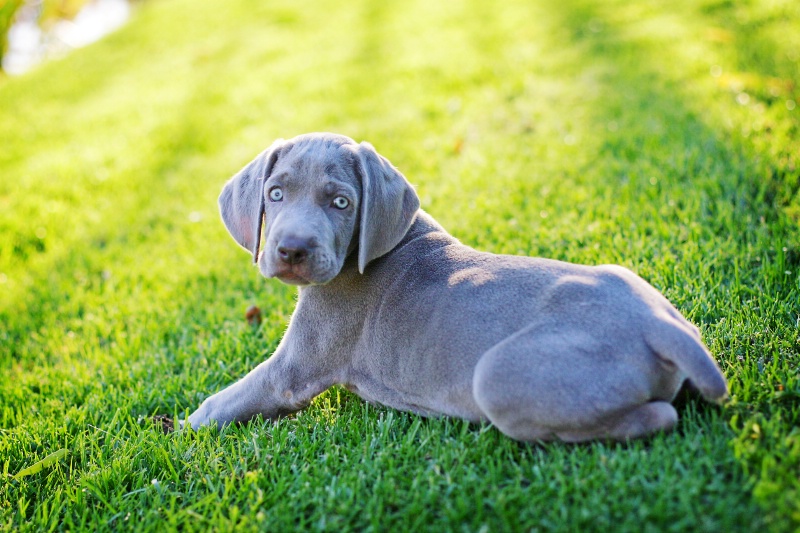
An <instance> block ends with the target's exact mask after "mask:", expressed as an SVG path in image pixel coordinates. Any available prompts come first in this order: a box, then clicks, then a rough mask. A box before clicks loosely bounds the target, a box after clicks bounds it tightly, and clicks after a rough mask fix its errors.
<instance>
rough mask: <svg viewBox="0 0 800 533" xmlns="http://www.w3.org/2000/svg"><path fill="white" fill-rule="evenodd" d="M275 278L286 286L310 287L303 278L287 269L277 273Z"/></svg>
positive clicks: (292, 270)
mask: <svg viewBox="0 0 800 533" xmlns="http://www.w3.org/2000/svg"><path fill="white" fill-rule="evenodd" d="M275 277H276V278H278V279H279V280H280V281H281V282H283V283H286V284H287V285H310V284H311V281H309V280H308V279H306V278H305V277H303V276H301V275H300V274H298V273H297V272H295V271H294V269H291V268H290V269H287V270H285V271H282V272H278V273H276V274H275Z"/></svg>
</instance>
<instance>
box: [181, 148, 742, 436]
mask: <svg viewBox="0 0 800 533" xmlns="http://www.w3.org/2000/svg"><path fill="white" fill-rule="evenodd" d="M219 204H220V209H221V211H222V220H223V221H224V222H225V226H226V227H227V228H228V231H230V233H231V235H232V236H233V238H234V239H235V240H236V242H238V243H239V244H240V245H241V246H242V247H244V248H245V249H246V250H248V251H250V252H251V253H253V254H254V259H255V261H256V263H257V265H258V268H259V270H260V272H261V273H262V274H263V275H264V276H266V277H276V278H278V279H279V280H281V281H283V282H284V283H290V284H293V285H298V286H299V287H300V288H299V297H298V302H297V308H296V309H295V311H294V314H293V315H292V319H291V322H290V324H289V328H288V330H287V331H286V334H285V335H284V337H283V340H282V341H281V342H280V345H279V346H278V348H277V349H276V351H275V353H274V355H272V357H270V358H269V359H267V360H266V361H264V362H263V363H261V364H260V365H258V366H257V367H256V368H255V369H254V370H252V371H251V372H250V373H249V374H247V375H246V376H245V377H244V378H242V379H241V380H240V381H238V382H237V383H235V384H233V385H231V386H230V387H228V388H226V389H225V390H223V391H221V392H219V393H217V394H215V395H213V396H211V397H210V398H208V399H207V400H205V401H204V402H203V403H202V405H200V407H199V408H198V409H197V410H196V411H195V412H194V413H192V414H191V415H190V416H189V418H188V424H189V425H191V426H192V427H195V428H196V427H198V426H202V425H207V424H212V423H213V424H215V425H219V426H221V425H224V424H228V423H230V422H234V421H245V420H249V419H250V418H252V417H253V416H255V415H257V414H259V413H260V414H261V415H263V416H264V417H266V418H274V417H278V416H281V415H285V414H288V413H292V412H295V411H298V410H300V409H302V408H304V407H306V406H307V405H308V404H309V403H310V402H311V400H312V399H313V398H314V397H315V396H316V395H318V394H320V393H321V392H322V391H324V390H325V389H327V388H329V387H331V386H332V385H335V384H341V385H343V386H345V387H346V388H348V389H349V390H351V391H353V392H354V393H356V394H357V395H359V396H360V397H362V398H363V399H365V400H367V401H370V402H377V403H381V404H384V405H388V406H390V407H394V408H396V409H401V410H405V411H412V412H414V413H419V414H422V415H426V416H436V415H450V416H456V417H461V418H465V419H467V420H471V421H489V422H491V423H492V424H494V425H495V426H496V427H497V428H499V429H500V431H502V432H503V433H505V434H506V435H508V436H510V437H512V438H514V439H518V440H523V441H531V440H552V439H561V440H564V441H571V442H575V441H584V440H590V439H619V440H624V439H629V438H635V437H641V436H644V435H648V434H650V433H653V432H655V431H659V430H668V429H670V428H672V427H673V426H674V424H675V423H676V421H677V419H678V415H677V413H676V411H675V409H674V408H673V407H672V405H670V402H671V401H672V400H673V398H674V397H675V394H676V393H677V391H678V390H679V388H680V387H681V384H682V383H683V382H684V380H685V379H687V378H688V379H689V380H690V382H691V383H692V384H693V385H694V386H695V387H696V388H697V389H699V391H700V392H701V393H702V395H703V396H704V397H705V398H706V399H708V400H711V401H714V402H722V401H724V400H725V399H726V398H727V395H728V390H727V384H726V382H725V378H724V377H723V375H722V373H721V372H720V369H719V367H718V366H717V365H716V363H715V362H714V359H713V358H712V357H711V356H710V354H709V352H708V350H706V348H705V347H704V346H703V344H702V342H701V339H700V334H699V332H698V330H697V328H696V327H694V326H693V325H692V324H690V323H689V322H688V321H686V319H684V318H683V316H681V314H680V313H679V312H678V311H677V310H676V309H675V308H674V307H673V306H672V305H671V304H670V303H669V302H668V301H667V300H666V299H665V298H664V297H663V296H662V295H661V294H660V293H658V292H657V291H656V290H655V289H654V288H653V287H651V286H650V285H648V284H647V283H646V282H645V281H644V280H642V279H641V278H639V277H638V276H636V275H635V274H633V273H632V272H630V271H629V270H626V269H624V268H622V267H619V266H612V265H606V266H598V267H589V266H581V265H574V264H569V263H563V262H559V261H553V260H548V259H535V258H528V257H516V256H507V255H494V254H489V253H484V252H478V251H476V250H473V249H472V248H469V247H467V246H464V245H463V244H461V243H459V242H458V241H457V240H456V239H455V238H453V237H452V236H450V235H449V234H448V233H447V232H446V231H445V230H444V229H443V228H442V227H441V226H440V225H439V224H437V223H436V221H434V220H433V218H431V217H430V216H429V215H428V214H426V213H425V212H423V211H421V210H420V209H419V200H418V198H417V195H416V193H415V192H414V189H413V188H412V187H411V185H410V184H409V183H408V181H406V179H405V178H404V177H403V175H402V174H400V172H398V171H397V169H395V168H394V167H393V166H392V165H391V164H390V163H389V162H388V161H387V160H386V159H385V158H383V157H382V156H380V155H378V154H377V153H376V152H375V150H374V149H373V147H372V146H371V145H369V144H367V143H361V144H357V143H355V142H354V141H353V140H352V139H349V138H347V137H343V136H340V135H333V134H320V133H314V134H309V135H301V136H299V137H296V138H294V139H291V140H289V141H284V140H278V141H276V142H275V143H274V144H273V145H272V146H270V147H269V148H268V149H267V150H265V151H264V152H263V153H261V154H260V155H259V156H258V157H257V158H256V159H255V160H253V161H252V162H251V163H250V164H249V165H247V166H246V167H245V168H244V169H242V170H241V171H240V172H239V173H238V174H236V175H235V176H234V177H233V178H232V179H231V180H230V181H228V183H227V184H226V185H225V187H224V189H223V191H222V194H221V195H220V198H219ZM262 224H263V229H264V234H265V239H264V249H263V252H261V253H259V248H260V241H261V233H262Z"/></svg>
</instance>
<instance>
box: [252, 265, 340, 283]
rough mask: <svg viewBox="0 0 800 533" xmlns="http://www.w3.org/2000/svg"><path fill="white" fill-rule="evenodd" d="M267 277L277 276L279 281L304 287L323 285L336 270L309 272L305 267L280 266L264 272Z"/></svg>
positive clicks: (334, 274)
mask: <svg viewBox="0 0 800 533" xmlns="http://www.w3.org/2000/svg"><path fill="white" fill-rule="evenodd" d="M263 274H264V276H266V277H268V278H277V279H278V280H279V281H280V282H281V283H285V284H287V285H297V286H299V287H304V286H307V285H324V284H326V283H328V282H329V281H330V280H332V279H333V278H335V277H336V274H337V272H334V273H332V274H331V273H329V272H321V273H319V272H310V271H309V270H308V269H306V268H300V267H297V266H294V267H282V268H278V269H275V270H274V271H273V272H264V273H263Z"/></svg>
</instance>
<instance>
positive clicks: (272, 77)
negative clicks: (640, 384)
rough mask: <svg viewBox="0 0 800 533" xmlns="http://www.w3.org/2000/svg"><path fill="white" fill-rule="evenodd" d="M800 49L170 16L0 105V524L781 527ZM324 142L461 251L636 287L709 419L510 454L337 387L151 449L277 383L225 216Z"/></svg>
mask: <svg viewBox="0 0 800 533" xmlns="http://www.w3.org/2000/svg"><path fill="white" fill-rule="evenodd" d="M798 50H800V4H798V3H797V2H795V1H794V0H750V1H748V2H730V1H724V0H722V1H720V0H699V1H690V0H678V1H677V2H670V3H659V2H651V1H638V2H626V1H623V0H603V1H599V2H598V1H589V0H561V1H555V0H519V1H507V2H502V3H500V4H496V5H495V4H492V3H490V2H484V1H477V0H475V1H466V0H463V1H462V0H457V1H452V2H450V1H449V2H442V3H431V2H422V1H410V2H395V3H385V2H369V1H367V0H363V1H353V2H347V3H342V2H334V1H332V0H312V1H309V2H302V3H298V2H289V1H277V2H243V1H233V2H225V3H224V4H223V3H219V2H210V1H193V2H189V1H188V0H162V1H159V2H149V3H144V4H141V5H139V7H138V8H137V10H136V12H135V16H134V17H133V20H132V21H131V23H130V24H129V25H128V26H127V27H125V28H123V29H122V30H121V31H119V32H118V33H116V34H114V35H112V36H110V37H108V38H106V39H105V40H103V41H101V42H99V43H97V44H95V45H93V46H91V47H88V48H86V49H82V50H79V51H76V52H74V53H72V54H71V55H70V56H68V57H67V58H65V59H63V60H60V61H55V62H52V63H49V64H46V65H43V66H41V67H39V68H38V69H36V70H35V71H33V72H31V73H29V74H27V75H25V76H23V77H20V78H13V79H12V78H6V79H2V80H0V102H2V107H1V108H0V146H2V148H1V149H0V176H1V177H0V369H1V370H0V372H2V375H3V376H4V379H2V380H0V468H2V473H3V476H2V477H1V478H0V530H12V529H21V530H49V529H66V530H78V529H101V530H102V529H114V530H130V529H137V530H139V529H141V530H159V531H161V530H163V529H164V528H168V529H183V530H207V529H218V530H229V529H234V528H242V529H260V530H264V529H269V530H272V531H284V530H288V529H319V530H331V531H347V530H375V531H387V530H394V531H405V530H431V531H442V530H456V531H460V530H467V531H504V530H542V531H576V530H604V531H609V530H615V531H663V530H679V531H737V530H738V531H753V530H761V529H763V530H765V531H792V530H796V529H797V528H798V527H800V504H799V503H798V502H800V478H799V476H800V429H798V426H800V370H799V366H800V333H798V330H799V329H800V277H798V274H799V273H800V193H799V192H798V189H799V188H800V178H799V177H798V173H799V170H798V168H799V167H800V165H799V164H798V163H800V161H798V159H800V130H799V126H800V109H799V108H797V104H800V87H798V83H800V75H799V73H800V53H799V52H798ZM325 130H327V131H334V132H339V133H345V134H347V135H350V136H351V137H354V138H356V139H357V140H363V139H366V140H369V141H370V142H372V143H373V144H374V145H375V146H376V147H377V149H378V150H379V151H380V152H381V153H382V154H384V155H385V156H387V157H388V158H389V159H390V160H391V161H392V162H393V163H395V164H396V165H397V166H398V167H399V168H400V169H401V170H402V171H403V172H404V173H405V174H406V176H407V177H408V178H409V179H410V180H411V181H412V183H414V184H415V185H416V187H417V190H418V192H419V194H420V197H421V199H422V202H423V206H424V208H425V209H426V210H427V211H428V212H430V213H431V214H433V215H434V216H435V217H436V218H437V219H438V220H439V221H440V222H441V223H442V224H444V226H445V227H447V228H448V229H449V230H450V231H451V232H452V233H453V234H454V235H455V236H457V237H458V238H460V239H461V240H462V241H464V242H465V243H467V244H470V245H473V246H475V247H478V248H481V249H484V250H489V251H494V252H503V253H520V254H528V255H540V256H546V257H552V258H558V259H564V260H569V261H576V262H581V263H588V264H597V263H607V262H613V263H620V264H623V265H625V266H627V267H629V268H631V269H633V270H634V271H636V272H638V273H639V274H640V275H642V276H643V277H644V278H645V279H647V280H649V281H650V282H651V283H652V284H653V285H655V286H656V287H657V288H659V289H660V290H662V291H663V292H664V293H665V294H666V295H667V296H668V297H669V298H670V299H671V300H672V302H673V303H675V305H676V306H677V307H678V308H679V309H680V310H681V311H682V312H683V313H684V314H685V315H686V316H687V317H689V318H690V319H691V320H692V321H693V322H695V323H696V324H698V325H699V326H700V328H701V330H702V332H703V336H704V339H705V341H706V343H707V344H708V345H709V347H710V348H711V350H712V352H713V353H714V355H715V357H716V358H717V359H718V361H719V362H720V365H721V367H722V369H723V370H724V372H725V374H726V376H727V377H728V379H729V381H730V385H731V391H732V396H733V399H732V401H731V403H730V404H729V405H727V406H726V407H724V408H721V409H719V408H714V407H711V406H708V405H707V404H704V403H703V402H701V401H699V400H693V399H690V400H688V401H686V402H684V403H683V404H682V405H681V407H680V409H679V413H680V415H681V422H680V423H679V426H678V428H677V431H675V432H674V433H672V434H669V435H658V436H656V437H654V438H652V439H650V440H648V441H641V442H634V443H630V444H627V445H619V444H607V443H593V444H588V445H581V446H574V445H563V444H546V445H529V444H520V443H516V442H514V441H511V440H509V439H507V438H506V437H504V436H503V435H501V434H500V433H499V432H498V431H497V430H495V429H494V428H492V427H490V426H483V427H482V426H474V425H468V424H466V423H463V422H461V421H458V420H452V419H440V420H429V419H422V418H419V417H417V416H413V415H409V414H406V413H399V412H396V411H393V410H391V409H386V408H381V407H375V406H367V405H365V404H364V403H363V402H361V401H360V400H358V399H357V398H356V397H354V396H352V395H350V394H349V393H347V392H345V391H343V390H340V389H337V388H334V389H332V390H330V391H328V392H326V393H324V394H323V395H322V396H320V397H319V398H318V399H317V400H316V401H315V402H314V403H313V404H312V405H311V407H309V408H308V409H307V410H305V411H303V412H301V413H300V414H298V415H297V416H296V417H294V418H289V419H282V420H280V421H277V422H264V421H255V422H253V423H251V424H248V425H244V426H241V427H232V428H227V429H225V430H223V431H222V432H216V431H210V430H207V429H203V430H201V431H200V432H199V433H196V434H185V433H183V434H181V433H179V434H170V435H163V434H161V433H160V432H159V431H157V430H156V429H155V428H154V427H153V426H152V425H151V424H150V423H149V422H148V421H149V417H151V416H152V415H154V414H157V413H170V414H175V415H180V414H182V413H184V412H186V411H189V410H192V409H194V408H195V407H196V406H197V405H198V404H199V402H200V401H201V400H202V399H203V398H205V397H206V396H207V395H209V394H210V393H213V392H215V391H217V390H219V389H220V388H222V387H224V386H225V385H227V384H229V383H231V382H232V381H233V380H235V379H237V378H238V377H240V376H242V375H243V374H244V373H246V372H247V371H248V369H250V368H252V367H253V366H254V365H255V364H256V363H257V362H259V361H261V360H263V359H264V358H265V357H267V356H268V355H269V354H270V353H271V352H272V350H273V349H274V348H275V346H276V345H277V342H278V341H279V339H280V336H281V334H282V332H283V331H284V329H285V326H286V322H287V320H288V317H289V315H290V313H291V311H292V308H293V304H294V290H293V289H292V288H289V287H285V286H282V285H280V284H279V283H278V282H276V281H274V280H263V279H261V278H260V277H259V276H258V274H257V272H256V270H255V269H254V268H253V267H252V266H251V264H250V261H249V260H248V257H247V254H245V253H244V252H242V251H241V250H240V249H239V248H238V247H237V246H236V244H235V243H234V242H233V241H232V240H231V239H230V237H229V236H228V235H227V233H226V232H225V229H224V228H223V226H222V224H221V222H220V221H219V220H218V215H217V212H216V197H217V194H218V191H219V190H220V188H221V186H222V184H223V182H224V181H225V180H226V179H227V178H228V177H229V176H230V175H232V174H233V173H234V172H235V171H237V170H238V169H239V168H240V167H241V166H243V165H244V164H245V163H246V162H248V161H249V160H250V159H251V158H252V157H253V156H254V155H255V154H257V153H258V152H259V151H260V150H262V149H263V148H264V147H266V146H267V145H268V144H269V143H270V142H271V141H272V140H273V139H274V138H276V137H290V136H294V135H296V134H299V133H304V132H308V131H325ZM251 304H257V305H259V306H260V307H261V308H262V309H263V310H264V314H265V322H264V323H263V324H262V325H261V327H260V328H257V329H253V328H251V327H250V326H249V325H248V324H247V323H246V321H245V320H244V311H245V309H246V308H247V307H248V306H249V305H251ZM61 449H66V450H68V452H67V454H66V455H65V456H64V457H62V458H60V459H58V460H57V461H56V462H55V464H53V465H49V466H46V467H45V468H43V469H42V471H40V472H38V473H34V474H31V475H28V476H25V477H22V478H19V479H15V478H13V477H12V476H13V475H14V474H16V473H18V472H20V471H22V470H23V469H25V468H27V467H29V466H31V465H33V464H35V463H36V462H37V461H39V460H41V459H43V458H44V457H46V456H48V455H49V454H51V453H53V452H56V451H58V450H61Z"/></svg>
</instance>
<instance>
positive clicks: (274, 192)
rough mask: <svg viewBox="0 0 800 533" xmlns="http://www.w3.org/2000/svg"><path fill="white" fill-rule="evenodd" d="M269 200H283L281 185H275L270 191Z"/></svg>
mask: <svg viewBox="0 0 800 533" xmlns="http://www.w3.org/2000/svg"><path fill="white" fill-rule="evenodd" d="M269 200H270V201H271V202H280V201H281V200H283V191H282V190H281V188H280V187H274V188H272V189H270V191H269Z"/></svg>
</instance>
